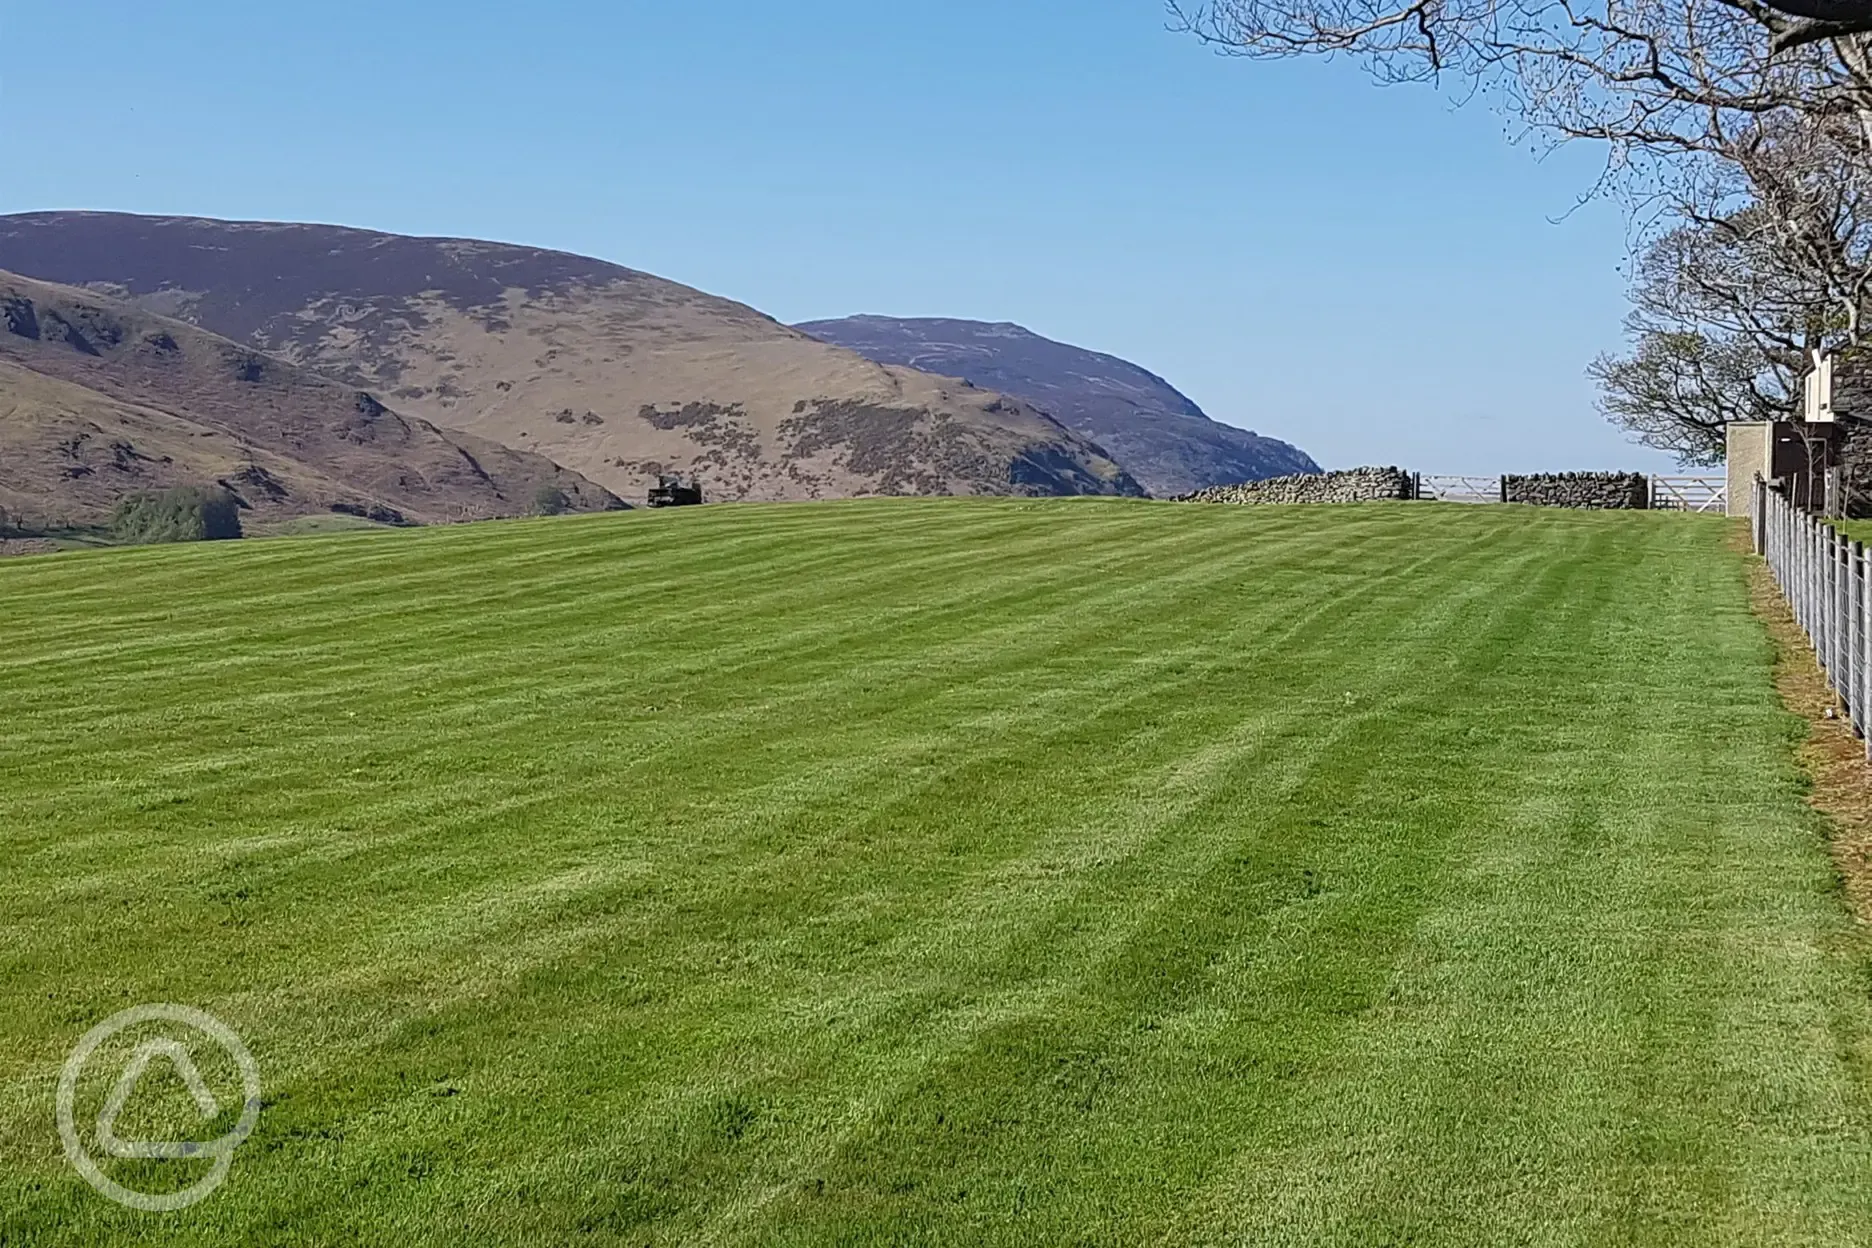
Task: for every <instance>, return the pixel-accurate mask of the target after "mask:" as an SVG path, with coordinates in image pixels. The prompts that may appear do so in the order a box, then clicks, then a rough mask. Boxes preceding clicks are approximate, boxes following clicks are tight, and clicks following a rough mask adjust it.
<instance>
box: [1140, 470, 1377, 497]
mask: <svg viewBox="0 0 1872 1248" xmlns="http://www.w3.org/2000/svg"><path fill="white" fill-rule="evenodd" d="M1411 493H1412V491H1411V475H1410V473H1408V472H1405V471H1404V470H1403V469H1402V468H1347V469H1343V470H1341V471H1339V472H1304V473H1297V474H1295V475H1293V476H1288V477H1270V478H1268V479H1267V480H1265V481H1244V482H1242V483H1240V484H1238V485H1212V486H1210V487H1209V488H1208V489H1204V490H1197V491H1195V492H1194V493H1190V494H1182V495H1179V496H1178V497H1177V498H1176V500H1175V501H1176V502H1179V503H1371V502H1378V501H1380V500H1382V499H1402V498H1409V497H1411Z"/></svg>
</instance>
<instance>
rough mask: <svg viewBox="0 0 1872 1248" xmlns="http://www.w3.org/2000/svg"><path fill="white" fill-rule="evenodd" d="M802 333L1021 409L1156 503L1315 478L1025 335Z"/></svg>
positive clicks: (1255, 437) (969, 326)
mask: <svg viewBox="0 0 1872 1248" xmlns="http://www.w3.org/2000/svg"><path fill="white" fill-rule="evenodd" d="M796 328H798V329H802V330H805V331H806V332H807V333H809V334H811V335H812V336H813V337H815V338H818V339H820V340H821V341H823V342H830V343H836V344H837V345H839V346H841V347H849V348H850V349H851V350H853V351H856V352H858V353H859V354H860V355H862V356H864V357H865V358H866V359H871V360H877V361H879V362H880V363H885V364H901V365H906V366H909V367H911V368H919V369H923V370H925V371H927V372H932V373H941V374H943V375H945V376H949V377H965V378H967V379H968V380H969V381H972V382H974V383H975V384H976V385H978V386H985V387H987V388H988V389H991V390H999V391H1001V392H1003V393H1005V394H1011V395H1014V396H1016V397H1018V398H1022V399H1025V400H1027V401H1028V402H1030V403H1033V404H1034V405H1036V406H1037V407H1039V408H1041V409H1042V410H1043V411H1045V412H1047V413H1049V414H1050V415H1052V416H1054V417H1055V418H1057V419H1058V420H1059V421H1060V422H1061V423H1062V424H1064V425H1066V426H1067V427H1068V428H1070V429H1074V430H1077V431H1078V432H1080V433H1082V434H1084V435H1085V436H1086V437H1088V438H1091V439H1092V440H1093V441H1095V442H1097V443H1098V444H1099V445H1100V446H1102V447H1104V448H1105V449H1106V450H1107V451H1109V452H1111V454H1112V457H1113V458H1115V459H1116V460H1117V461H1118V462H1119V463H1121V464H1123V465H1124V466H1125V468H1126V469H1128V470H1129V471H1130V473H1131V475H1132V476H1134V477H1136V478H1137V479H1138V480H1139V481H1140V482H1142V483H1143V484H1144V486H1145V488H1146V489H1148V490H1150V492H1151V493H1153V494H1155V495H1158V496H1159V497H1168V496H1170V495H1174V494H1184V493H1188V492H1189V491H1191V490H1195V489H1200V488H1202V487H1203V486H1208V485H1225V484H1233V483H1235V482H1238V481H1257V480H1260V479H1262V478H1264V477H1282V476H1287V475H1288V474H1290V473H1296V472H1318V471H1319V465H1318V464H1316V463H1314V462H1313V459H1312V457H1311V456H1309V455H1307V454H1306V453H1305V452H1304V451H1302V450H1300V449H1299V448H1297V447H1294V446H1291V445H1289V444H1288V443H1286V442H1282V441H1279V440H1278V439H1275V438H1265V437H1262V436H1261V435H1259V434H1257V433H1253V432H1250V431H1249V430H1246V429H1237V428H1235V427H1234V426H1233V425H1224V424H1221V423H1219V422H1217V421H1214V420H1211V419H1210V418H1209V417H1208V416H1207V415H1206V414H1205V413H1204V412H1203V410H1202V408H1200V407H1198V406H1196V404H1195V403H1194V402H1192V401H1191V400H1190V399H1189V398H1188V397H1187V396H1185V395H1183V394H1182V393H1181V392H1179V391H1178V390H1177V389H1176V388H1175V387H1174V386H1172V385H1171V384H1170V383H1169V382H1167V381H1165V380H1164V379H1163V378H1161V377H1159V376H1157V375H1156V374H1155V373H1152V372H1148V371H1146V370H1145V369H1143V368H1140V367H1138V366H1137V365H1136V364H1133V363H1131V362H1130V361H1128V360H1121V359H1119V358H1118V357H1117V356H1114V355H1105V354H1103V353H1101V352H1097V351H1088V350H1086V349H1084V348H1083V347H1075V346H1070V345H1068V344H1066V343H1063V342H1055V341H1054V340H1052V339H1050V338H1043V337H1041V336H1040V335H1039V334H1036V333H1033V332H1032V331H1030V330H1026V329H1023V328H1021V327H1020V326H1019V325H1010V324H988V323H986V322H983V321H962V320H948V319H941V318H905V317H891V316H853V317H846V318H844V319H843V320H832V321H808V322H806V323H805V324H802V325H799V326H796Z"/></svg>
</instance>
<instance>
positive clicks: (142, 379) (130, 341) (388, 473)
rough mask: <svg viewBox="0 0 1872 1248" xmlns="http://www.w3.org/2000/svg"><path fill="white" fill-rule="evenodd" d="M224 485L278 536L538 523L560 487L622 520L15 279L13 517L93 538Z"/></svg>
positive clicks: (288, 367)
mask: <svg viewBox="0 0 1872 1248" xmlns="http://www.w3.org/2000/svg"><path fill="white" fill-rule="evenodd" d="M217 480H218V481H221V482H222V483H223V484H225V485H227V486H228V487H229V488H230V489H232V490H234V491H235V493H236V494H237V496H238V497H240V499H241V500H242V502H244V503H245V504H247V506H248V508H249V509H250V511H251V512H252V513H253V514H254V515H255V517H256V518H257V519H261V520H263V521H264V520H271V519H280V518H284V517H289V516H296V515H308V514H315V513H319V512H326V511H330V510H332V509H334V507H338V508H344V509H350V510H358V511H361V512H365V513H370V514H375V515H377V516H380V517H384V518H392V517H394V518H401V519H406V520H409V521H413V522H419V523H428V522H438V521H447V520H458V519H484V518H489V517H494V516H503V515H524V514H527V513H528V512H530V511H532V510H533V509H534V506H535V496H536V494H537V493H538V491H539V490H540V488H541V487H543V486H547V485H553V486H557V487H558V488H559V489H560V490H561V491H562V492H563V493H564V494H565V495H566V497H567V499H568V501H569V502H570V503H571V504H572V506H574V507H575V508H578V509H581V510H594V509H599V508H604V507H607V506H616V505H617V500H616V499H615V498H613V497H612V496H611V495H610V494H609V493H608V492H606V491H604V490H602V489H600V488H598V487H597V486H595V485H593V484H592V483H591V482H590V481H588V480H585V479H584V478H582V477H580V476H579V475H578V474H576V473H571V472H567V471H566V470H564V469H562V468H560V467H558V466H557V465H555V464H553V463H550V462H549V461H547V460H545V459H543V458H542V457H540V456H537V455H532V454H523V453H515V452H513V451H509V450H507V449H506V448H504V447H501V446H499V445H496V444H493V443H489V442H485V441H483V440H481V439H478V438H473V437H466V436H463V435H460V434H449V433H444V432H443V431H441V430H439V429H437V428H435V427H434V426H433V425H431V424H429V423H428V422H427V421H423V420H412V419H408V418H406V417H404V416H401V415H399V414H397V413H396V412H394V411H391V410H390V409H388V408H386V407H385V406H384V405H383V404H382V403H381V402H379V401H378V400H377V399H376V398H375V397H373V396H372V395H370V394H368V393H366V392H362V391H359V390H357V389H355V388H352V387H348V386H345V385H343V384H341V383H339V382H335V381H332V380H330V379H328V378H325V377H323V376H320V375H318V374H316V373H313V372H311V371H309V370H307V369H303V368H299V367H296V366H294V365H292V364H288V363H286V362H284V361H281V360H278V359H275V358H272V357H269V356H267V355H264V354H262V353H260V352H258V351H255V350H253V349H252V348H251V347H246V346H242V345H240V344H238V343H234V342H230V341H228V340H227V339H224V338H221V337H218V336H216V335H214V334H210V333H207V332H206V331H204V330H201V329H199V328H196V327H195V326H192V325H188V324H184V323H182V322H179V321H173V320H169V319H167V318H164V317H161V316H157V315H154V314H152V313H150V312H148V311H146V310H143V309H140V308H137V307H134V306H131V305H129V304H125V303H122V302H119V301H117V300H114V299H109V298H106V297H104V296H103V295H100V294H98V293H96V292H92V291H84V290H77V289H73V288H70V287H64V286H58V285H53V284H50V283H45V282H38V281H33V280H30V279H27V278H22V277H18V276H15V275H13V274H11V273H5V272H0V505H6V506H8V507H9V509H10V510H13V511H15V512H23V513H25V514H27V515H28V516H33V517H39V518H42V519H47V520H53V521H61V522H70V523H90V522H95V521H97V520H100V519H102V518H103V517H104V516H105V515H108V513H109V511H110V509H111V507H112V505H113V504H114V503H115V502H116V500H117V499H118V498H119V497H121V496H122V495H123V494H125V493H127V492H130V491H132V490H139V489H149V488H153V487H158V486H165V485H175V484H206V483H208V482H211V481H217ZM5 500H11V501H10V502H9V501H5Z"/></svg>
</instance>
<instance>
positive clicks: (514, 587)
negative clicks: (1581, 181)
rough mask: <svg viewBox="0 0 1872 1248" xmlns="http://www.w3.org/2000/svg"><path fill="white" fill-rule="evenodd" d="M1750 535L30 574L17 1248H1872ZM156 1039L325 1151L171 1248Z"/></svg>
mask: <svg viewBox="0 0 1872 1248" xmlns="http://www.w3.org/2000/svg"><path fill="white" fill-rule="evenodd" d="M1726 533H1727V528H1726V526H1725V525H1724V524H1723V523H1722V522H1720V521H1717V520H1713V519H1709V518H1704V517H1686V516H1676V515H1663V514H1658V515H1651V514H1642V513H1641V514H1633V515H1580V514H1568V513H1560V512H1551V511H1536V510H1531V509H1512V510H1510V509H1495V508H1465V507H1451V508H1443V507H1436V506H1430V505H1413V506H1398V507H1390V506H1370V507H1365V508H1350V509H1324V508H1315V509H1307V510H1294V509H1274V508H1269V509H1237V508H1226V507H1207V508H1204V507H1173V506H1168V505H1163V504H1147V503H1145V504H1140V503H1124V502H1074V503H1039V504H1036V503H1012V502H1001V503H993V502H945V501H933V502H869V503H850V504H830V505H813V506H793V507H783V508H746V509H721V510H717V509H704V510H701V511H688V512H679V513H667V514H660V515H658V514H634V515H625V516H605V517H590V518H577V519H566V520H551V521H533V522H516V523H510V524H502V525H494V526H478V527H470V528H459V529H443V530H428V531H419V532H406V533H390V534H353V535H346V536H343V537H337V538H326V539H306V540H285V541H278V542H267V543H260V544H253V545H249V544H244V543H231V544H225V545H219V546H213V547H196V548H164V549H147V550H135V551H119V552H99V553H95V554H76V555H68V556H59V557H55V558H50V559H36V560H32V559H29V560H20V561H15V562H13V563H11V564H8V565H6V566H0V637H5V638H6V639H7V641H6V645H5V646H4V647H3V648H0V707H5V708H7V709H6V720H7V732H8V737H7V745H6V749H5V752H4V754H0V861H4V862H5V864H6V868H5V870H4V871H0V919H3V920H4V931H5V938H4V939H3V940H0V1242H6V1243H13V1242H21V1243H25V1242H32V1243H60V1242H90V1241H94V1240H101V1239H103V1238H105V1237H108V1236H131V1235H141V1236H145V1237H148V1238H149V1239H150V1240H151V1241H154V1240H155V1239H157V1238H159V1237H162V1236H176V1235H178V1234H179V1235H180V1238H179V1239H165V1240H164V1242H204V1243H226V1244H239V1243H252V1242H263V1241H264V1242H285V1241H287V1240H290V1239H294V1238H297V1239H300V1240H302V1241H303V1242H326V1243H329V1242H337V1241H339V1240H341V1239H348V1238H352V1237H356V1238H358V1239H360V1240H362V1241H365V1242H401V1243H413V1242H460V1241H461V1239H462V1234H463V1228H465V1231H466V1234H467V1237H468V1239H470V1240H476V1241H481V1242H486V1241H487V1240H489V1239H492V1238H493V1237H496V1236H510V1237H515V1238H518V1237H520V1236H522V1235H526V1236H530V1237H537V1238H541V1239H545V1240H550V1241H559V1240H564V1239H569V1238H573V1237H575V1236H576V1235H577V1234H578V1233H579V1232H584V1231H589V1232H595V1233H596V1237H597V1239H598V1240H599V1241H600V1242H603V1241H608V1240H612V1239H618V1240H623V1241H625V1242H646V1241H654V1242H672V1243H673V1242H679V1241H680V1242H705V1243H706V1242H713V1243H750V1242H774V1243H825V1242H852V1243H860V1242H875V1243H883V1242H902V1243H912V1242H915V1243H958V1244H960V1243H1018V1244H1022V1245H1032V1244H1054V1243H1067V1242H1075V1241H1082V1242H1090V1243H1121V1242H1139V1241H1159V1240H1162V1239H1166V1238H1168V1239H1173V1240H1175V1241H1178V1242H1205V1243H1206V1242H1224V1241H1229V1242H1244V1241H1245V1242H1255V1243H1269V1244H1296V1245H1298V1244H1336V1243H1346V1244H1351V1243H1369V1244H1377V1243H1405V1242H1409V1243H1420V1244H1421V1243H1439V1244H1442V1243H1447V1244H1484V1243H1486V1244H1511V1243H1513V1244H1521V1243H1525V1244H1603V1243H1627V1242H1629V1243H1643V1244H1651V1243H1682V1244H1697V1245H1705V1244H1717V1243H1734V1244H1750V1245H1762V1244H1781V1243H1816V1244H1818V1243H1827V1244H1833V1243H1854V1242H1864V1241H1866V1240H1867V1239H1869V1238H1872V1217H1868V1214H1872V1135H1869V1133H1868V1122H1869V1119H1872V1115H1869V1113H1868V1103H1867V1095H1866V1086H1865V1082H1864V1073H1863V1070H1862V1058H1863V1053H1864V1040H1865V1036H1866V1035H1867V1023H1868V1017H1867V1008H1866V1005H1867V1003H1866V990H1865V975H1864V964H1863V963H1862V961H1861V958H1860V953H1859V951H1858V950H1857V948H1856V947H1855V946H1854V945H1853V944H1852V939H1853V938H1852V936H1851V934H1850V925H1849V924H1848V922H1847V920H1846V919H1845V917H1844V914H1843V910H1842V907H1841V903H1840V902H1839V900H1838V898H1837V895H1836V892H1835V890H1834V885H1833V879H1832V876H1831V872H1830V869H1829V866H1828V864H1827V860H1826V857H1825V853H1824V849H1823V846H1822V841H1821V835H1820V829H1819V826H1818V823H1817V820H1816V818H1815V817H1814V816H1813V815H1812V814H1811V813H1810V812H1809V811H1808V810H1807V809H1806V807H1805V806H1804V804H1803V802H1802V800H1801V782H1800V779H1799V777H1798V775H1797V774H1796V772H1795V770H1794V768H1793V766H1792V763H1791V755H1790V750H1789V742H1790V737H1791V735H1792V734H1793V733H1795V732H1796V731H1797V730H1798V729H1797V725H1796V724H1795V723H1794V722H1793V721H1792V720H1791V719H1790V718H1789V717H1788V716H1786V715H1785V714H1783V713H1782V712H1781V711H1780V710H1779V709H1778V708H1777V706H1776V703H1775V700H1774V695H1773V693H1772V690H1771V688H1770V685H1769V681H1768V665H1769V662H1770V652H1769V648H1768V644H1767V642H1766V641H1765V639H1764V636H1763V633H1762V631H1761V629H1760V628H1759V626H1758V625H1757V624H1756V622H1755V621H1754V620H1753V619H1752V618H1751V616H1750V615H1749V613H1748V610H1747V607H1746V605H1745V601H1744V594H1743V583H1742V572H1741V563H1740V560H1739V558H1738V557H1737V556H1735V555H1733V554H1731V553H1729V552H1728V551H1727V550H1726V549H1725V546H1724V541H1725V536H1726ZM147 1000H173V1001H180V1002H186V1003H189V1004H194V1005H199V1006H203V1007H206V1008H208V1009H211V1010H213V1011H214V1012H216V1013H217V1014H219V1015H220V1016H222V1017H224V1018H226V1019H227V1020H228V1021H229V1022H230V1023H232V1024H233V1025H234V1026H235V1027H236V1028H237V1029H238V1030H239V1031H240V1032H242V1034H243V1035H244V1036H245V1037H246V1038H247V1040H248V1042H249V1043H250V1044H251V1046H252V1048H253V1049H254V1051H255V1053H256V1055H257V1056H258V1058H259V1060H260V1063H261V1065H262V1073H263V1076H264V1079H265V1083H266V1087H267V1092H268V1096H269V1106H268V1109H267V1111H266V1113H265V1114H264V1115H263V1117H262V1119H261V1122H260V1128H259V1131H258V1133H257V1135H256V1137H255V1139H254V1140H253V1141H251V1142H250V1143H249V1144H247V1145H246V1146H245V1147H244V1148H243V1149H242V1150H241V1151H240V1153H239V1154H237V1156H236V1159H235V1164H234V1170H233V1178H232V1179H231V1180H230V1181H229V1183H228V1185H227V1187H226V1188H224V1189H223V1190H222V1191H221V1192H220V1193H218V1194H217V1195H215V1196H214V1197H213V1198H212V1199H210V1200H209V1201H207V1202H206V1203H204V1204H202V1205H199V1206H196V1207H195V1208H194V1209H192V1210H190V1211H188V1212H186V1213H183V1214H180V1215H174V1216H171V1217H162V1218H159V1217H152V1216H150V1215H144V1214H136V1213H129V1212H125V1211H122V1210H118V1209H116V1208H115V1207H114V1206H110V1205H107V1204H106V1203H105V1202H103V1201H102V1200H101V1199H99V1198H98V1197H96V1196H95V1195H94V1194H93V1193H92V1192H91V1191H90V1189H89V1188H87V1187H85V1186H84V1185H83V1184H82V1183H81V1181H80V1180H78V1179H77V1178H76V1177H75V1176H74V1175H73V1173H72V1172H71V1171H70V1170H69V1169H68V1168H67V1167H66V1166H65V1164H64V1162H63V1159H62V1156H61V1154H60V1151H59V1146H58V1143H57V1139H56V1137H55V1135H54V1133H53V1130H52V1125H51V1122H52V1109H51V1105H52V1099H53V1096H52V1090H53V1083H54V1081H55V1079H56V1076H57V1072H58V1068H59V1065H60V1063H61V1062H62V1061H63V1059H64V1056H65V1054H66V1052H67V1051H68V1050H69V1048H70V1047H71V1045H72V1044H73V1043H74V1042H75V1040H76V1038H77V1036H78V1035H79V1034H80V1033H81V1032H82V1031H83V1030H84V1029H85V1028H86V1027H88V1026H90V1025H91V1024H92V1023H93V1022H95V1021H97V1020H98V1019H100V1018H102V1017H103V1016H104V1015H106V1014H108V1013H110V1012H112V1011H113V1010H115V1009H119V1008H122V1007H123V1006H126V1005H129V1004H134V1003H137V1002H141V1001H147ZM99 1095H100V1096H101V1093H99ZM119 1164H120V1165H121V1164H123V1163H119ZM141 1164H142V1165H144V1166H146V1167H151V1168H155V1167H160V1166H162V1165H171V1164H179V1163H141ZM189 1177H193V1175H192V1174H191V1175H190V1176H189ZM152 1181H153V1180H152Z"/></svg>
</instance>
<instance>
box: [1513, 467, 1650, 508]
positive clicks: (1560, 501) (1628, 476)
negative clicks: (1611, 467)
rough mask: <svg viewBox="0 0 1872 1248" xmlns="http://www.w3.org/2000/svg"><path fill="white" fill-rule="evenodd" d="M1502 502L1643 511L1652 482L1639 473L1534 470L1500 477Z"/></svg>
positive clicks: (1536, 505) (1648, 503) (1648, 497)
mask: <svg viewBox="0 0 1872 1248" xmlns="http://www.w3.org/2000/svg"><path fill="white" fill-rule="evenodd" d="M1502 501H1503V502H1505V503H1527V504H1530V505H1532V506H1535V507H1585V508H1591V509H1595V510H1610V511H1632V510H1638V511H1642V510H1644V509H1645V508H1647V507H1649V506H1650V505H1651V481H1650V478H1648V477H1646V476H1645V475H1644V474H1643V473H1641V472H1537V473H1532V474H1529V475H1526V476H1506V475H1505V476H1503V477H1502Z"/></svg>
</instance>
